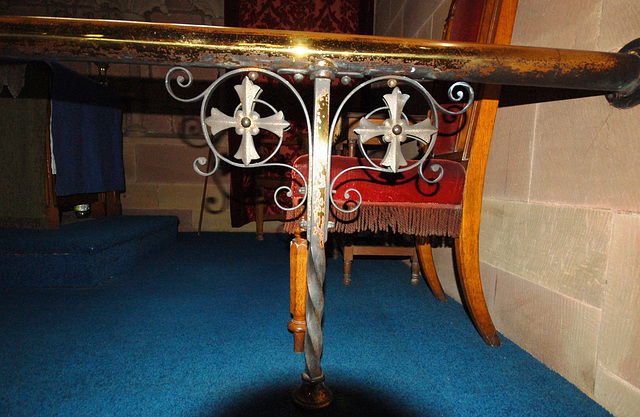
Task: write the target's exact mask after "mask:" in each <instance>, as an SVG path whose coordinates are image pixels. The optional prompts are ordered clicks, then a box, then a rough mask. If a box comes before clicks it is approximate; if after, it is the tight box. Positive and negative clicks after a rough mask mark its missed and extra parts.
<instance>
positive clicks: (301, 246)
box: [287, 229, 308, 353]
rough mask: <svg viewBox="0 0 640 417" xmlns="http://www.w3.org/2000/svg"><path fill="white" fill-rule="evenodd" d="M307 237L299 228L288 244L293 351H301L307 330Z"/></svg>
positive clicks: (290, 323) (290, 327)
mask: <svg viewBox="0 0 640 417" xmlns="http://www.w3.org/2000/svg"><path fill="white" fill-rule="evenodd" d="M307 254H308V247H307V239H305V238H304V237H303V236H302V232H301V230H300V229H298V230H296V232H295V234H294V238H293V240H292V241H291V246H290V258H289V261H290V268H291V269H290V272H289V277H290V293H289V296H290V302H291V317H292V318H291V321H290V322H289V325H288V326H287V327H288V328H289V331H290V332H292V333H293V351H294V352H296V353H302V352H303V350H304V335H305V333H306V331H307V322H306V319H305V312H306V309H307V306H306V302H307Z"/></svg>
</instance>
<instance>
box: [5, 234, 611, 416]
mask: <svg viewBox="0 0 640 417" xmlns="http://www.w3.org/2000/svg"><path fill="white" fill-rule="evenodd" d="M409 275H410V274H409V267H408V266H407V265H405V264H404V263H402V262H400V261H389V260H367V259H358V260H357V261H356V262H354V273H353V284H352V285H351V286H348V287H346V286H343V285H342V283H341V262H340V261H337V260H329V261H328V275H327V276H328V279H327V284H326V310H325V354H324V357H323V364H324V367H323V368H324V371H325V373H326V376H327V384H328V386H330V387H331V388H332V389H333V391H334V394H335V397H336V398H335V401H334V403H333V405H332V406H330V407H329V408H328V409H325V410H322V411H318V412H309V411H305V410H301V409H298V408H296V407H295V406H294V405H293V404H292V402H291V400H290V395H291V392H292V390H293V389H294V388H295V387H296V386H297V385H298V383H299V381H300V374H301V372H302V370H303V368H304V359H303V356H302V355H298V354H294V353H293V352H292V338H291V336H290V334H289V333H288V332H287V331H286V325H287V322H288V320H289V314H288V309H289V299H288V291H289V289H288V281H289V277H288V237H287V236H285V235H266V236H265V240H264V241H263V242H258V241H256V240H255V238H254V236H253V235H252V234H239V233H235V234H224V233H216V234H213V233H212V234H203V235H201V236H196V235H194V234H180V235H179V237H178V242H177V244H175V245H174V246H173V247H171V248H169V249H167V250H163V251H161V252H158V253H157V254H155V255H152V256H148V257H147V258H145V259H144V260H143V261H142V262H140V263H139V264H138V265H137V266H135V267H133V268H132V269H129V270H128V271H127V272H125V273H122V274H120V275H118V276H115V277H113V278H111V279H108V280H106V281H103V282H102V283H101V284H99V285H97V286H94V287H91V288H54V289H43V288H7V289H2V290H0V303H1V305H2V309H1V313H0V332H1V334H2V337H1V338H0V415H2V416H11V417H13V416H30V417H31V416H64V417H74V416H78V417H79V416H83V417H86V416H93V417H102V416H118V417H123V416H153V417H162V416H203V417H209V416H211V417H213V416H218V417H235V416H238V417H239V416H425V417H428V416H445V417H454V416H460V417H466V416H469V417H471V416H474V417H478V416H545V417H549V416H563V417H565V416H607V415H609V414H608V413H607V412H606V411H604V410H603V409H602V408H601V407H600V406H598V405H597V404H596V403H594V402H593V401H592V400H590V399H589V398H588V397H587V396H585V395H584V394H582V393H581V392H580V391H579V390H578V389H577V388H575V387H574V386H572V385H571V384H570V383H568V382H567V381H565V380H564V379H563V378H561V377H560V376H559V375H557V374H556V373H554V372H552V371H550V370H549V369H548V368H546V367H545V366H544V365H542V364H540V363H539V362H537V361H536V360H535V359H534V358H532V357H531V356H530V355H528V354H527V353H525V352H524V351H522V350H521V349H519V348H518V347H517V346H516V345H514V344H513V343H511V342H510V341H509V340H504V338H503V346H502V347H501V348H490V347H488V346H486V345H485V344H484V343H483V342H482V340H481V339H480V336H478V334H477V333H476V331H475V330H474V328H473V326H472V325H471V323H470V322H469V320H468V318H467V316H466V315H465V313H464V311H463V309H462V307H461V306H460V305H459V304H457V303H455V302H448V303H439V302H437V301H435V300H434V299H433V297H432V296H431V294H430V293H429V292H428V289H427V288H426V285H424V284H422V285H420V286H419V287H412V286H411V285H410V284H409Z"/></svg>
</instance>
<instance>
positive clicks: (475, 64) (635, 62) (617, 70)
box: [0, 16, 640, 94]
mask: <svg viewBox="0 0 640 417" xmlns="http://www.w3.org/2000/svg"><path fill="white" fill-rule="evenodd" d="M629 52H630V53H609V52H594V51H580V50H569V49H555V48H537V47H523V46H508V45H490V44H476V43H463V42H444V41H433V40H422V39H406V38H389V37H376V36H355V35H342V34H325V33H315V32H294V31H277V30H259V29H240V28H228V27H215V26H197V25H180V24H164V23H163V24H160V23H146V22H129V21H113V20H91V19H69V18H51V17H21V16H14V17H11V16H2V17H0V55H1V56H3V57H14V58H32V57H35V56H37V57H39V58H41V59H71V60H91V61H95V60H101V61H106V62H125V63H147V64H171V65H176V64H178V65H192V66H193V65H195V66H210V67H221V68H238V67H248V66H256V67H261V68H270V69H272V70H276V71H278V70H283V69H292V70H298V71H305V70H307V69H308V68H309V66H311V65H314V63H315V62H316V61H317V60H318V59H320V58H322V59H325V60H330V61H331V62H332V63H333V65H334V66H335V68H336V70H337V71H338V72H343V73H358V74H362V75H364V76H378V75H388V74H394V75H405V76H408V77H411V78H415V79H426V80H447V81H466V82H471V83H485V84H504V85H522V86H537V87H555V88H572V89H584V90H594V91H604V92H622V93H623V94H624V93H629V92H634V91H635V90H637V87H638V84H639V80H640V56H638V50H637V47H636V48H635V49H633V50H631V51H629Z"/></svg>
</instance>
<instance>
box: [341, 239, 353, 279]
mask: <svg viewBox="0 0 640 417" xmlns="http://www.w3.org/2000/svg"><path fill="white" fill-rule="evenodd" d="M343 252H344V254H343V256H344V262H343V274H344V276H343V278H342V282H343V283H344V285H349V284H351V265H352V264H353V246H352V245H350V244H349V245H345V246H344V251H343Z"/></svg>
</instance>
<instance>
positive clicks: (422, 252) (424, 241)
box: [416, 237, 447, 301]
mask: <svg viewBox="0 0 640 417" xmlns="http://www.w3.org/2000/svg"><path fill="white" fill-rule="evenodd" d="M416 253H417V255H418V260H419V261H420V268H421V270H422V275H423V276H424V279H425V281H426V282H427V285H428V286H429V289H431V292H432V293H433V295H434V297H436V300H438V301H447V296H446V295H445V293H444V290H443V289H442V285H440V279H439V278H438V273H437V272H436V267H435V265H434V263H433V254H432V252H431V244H430V243H429V239H428V238H427V237H418V238H416Z"/></svg>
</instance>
